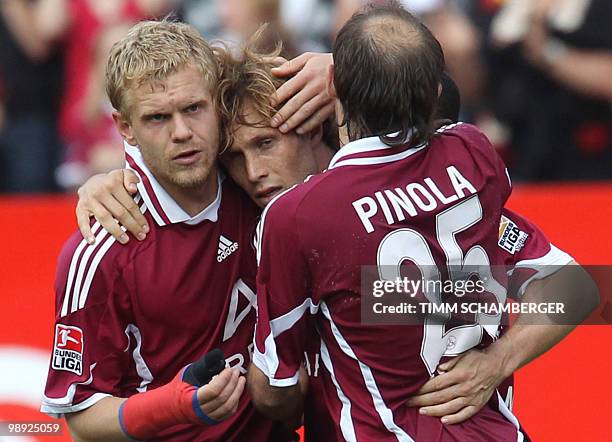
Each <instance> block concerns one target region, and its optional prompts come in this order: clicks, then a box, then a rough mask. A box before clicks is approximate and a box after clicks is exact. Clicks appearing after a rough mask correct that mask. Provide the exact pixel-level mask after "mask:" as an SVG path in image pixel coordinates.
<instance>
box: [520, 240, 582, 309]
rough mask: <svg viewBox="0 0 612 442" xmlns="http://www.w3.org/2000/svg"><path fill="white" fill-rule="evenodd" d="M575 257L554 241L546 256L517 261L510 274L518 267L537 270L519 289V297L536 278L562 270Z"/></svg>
mask: <svg viewBox="0 0 612 442" xmlns="http://www.w3.org/2000/svg"><path fill="white" fill-rule="evenodd" d="M573 260H574V258H572V257H571V256H570V255H568V254H567V253H565V252H564V251H563V250H561V249H558V248H557V247H555V246H554V245H553V244H552V243H551V244H550V250H549V251H548V253H547V254H546V255H544V256H541V257H539V258H535V259H525V260H523V261H519V262H517V263H516V264H515V265H514V267H513V268H512V269H510V270H509V271H508V276H512V273H513V272H514V270H515V269H516V268H517V267H518V268H532V269H534V270H536V273H535V274H534V275H532V276H531V277H530V278H529V279H527V280H526V281H525V282H523V284H522V285H521V287H520V288H519V289H518V291H517V297H519V299H520V298H521V297H522V296H523V294H524V293H525V289H526V288H527V286H528V285H529V284H530V283H531V282H532V281H534V280H536V279H543V278H546V277H547V276H550V275H552V274H553V273H555V272H557V271H559V270H561V268H562V267H563V266H566V265H568V264H569V263H570V262H572V261H573Z"/></svg>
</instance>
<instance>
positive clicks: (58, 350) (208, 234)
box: [41, 148, 271, 441]
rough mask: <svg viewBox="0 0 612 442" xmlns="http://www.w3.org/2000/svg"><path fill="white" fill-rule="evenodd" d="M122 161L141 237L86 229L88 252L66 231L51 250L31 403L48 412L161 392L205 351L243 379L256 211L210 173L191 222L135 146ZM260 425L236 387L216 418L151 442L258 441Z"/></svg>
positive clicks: (251, 318)
mask: <svg viewBox="0 0 612 442" xmlns="http://www.w3.org/2000/svg"><path fill="white" fill-rule="evenodd" d="M128 163H129V164H130V165H131V167H132V168H133V169H134V170H136V171H137V172H138V174H139V175H140V177H141V183H140V184H139V195H140V197H141V198H142V200H143V201H142V210H144V211H145V216H146V217H147V220H148V222H149V225H150V226H151V232H150V233H149V235H148V237H147V239H146V240H145V241H142V242H139V241H135V240H132V241H130V242H129V243H128V244H127V245H125V246H122V245H121V244H118V243H116V241H115V240H114V239H113V238H112V237H111V236H110V235H109V234H108V233H107V232H106V231H105V230H104V229H101V228H100V226H99V224H98V223H96V224H95V225H94V227H93V229H94V233H95V234H96V243H95V245H91V246H90V245H87V244H86V242H85V241H84V240H82V239H81V236H80V235H79V234H78V233H75V234H74V235H73V236H72V237H71V238H70V239H69V241H68V242H67V244H66V245H65V247H64V249H63V250H62V252H61V255H60V258H59V265H58V269H57V279H56V287H55V288H56V294H57V299H56V321H55V342H54V346H53V355H52V359H51V363H50V368H49V374H48V379H47V385H46V389H45V396H44V399H43V405H42V408H41V410H42V411H43V412H46V413H49V414H51V415H55V416H61V415H64V414H66V413H71V412H76V411H80V410H83V409H86V408H87V407H90V406H92V405H93V404H95V403H96V402H97V401H99V400H100V399H102V398H104V397H106V396H117V397H129V396H131V395H133V394H136V393H138V392H143V391H146V390H150V389H154V388H156V387H159V386H161V385H164V384H166V383H168V382H169V381H170V380H171V379H172V378H173V377H174V376H175V375H176V373H177V372H178V371H179V370H180V369H181V368H182V367H184V366H185V365H186V364H188V363H190V362H193V361H195V360H197V359H199V358H200V357H201V356H203V355H204V354H205V353H207V352H208V351H210V350H212V349H213V348H220V349H221V350H222V351H223V353H224V355H225V357H226V362H227V365H228V366H231V367H238V368H239V369H240V371H241V372H242V373H245V372H246V368H247V366H248V364H249V361H250V353H251V352H252V338H253V328H254V323H255V305H256V304H255V303H256V297H255V292H254V290H253V288H254V283H255V272H256V265H255V257H254V255H255V252H254V249H253V247H252V245H251V244H252V243H251V240H252V233H253V229H254V227H255V223H256V220H257V217H258V215H259V210H258V209H257V208H256V207H255V205H254V204H253V203H252V202H251V201H250V200H249V199H248V197H247V196H246V195H245V194H244V193H243V192H242V191H241V190H240V189H239V188H238V187H237V186H236V185H235V184H234V183H233V182H232V181H230V180H224V179H223V178H222V177H221V176H219V178H218V184H219V187H218V193H217V196H216V199H215V201H214V202H212V203H211V204H210V205H209V206H208V207H207V208H206V209H204V210H203V211H202V212H201V213H199V214H198V215H196V216H194V217H191V216H189V215H188V214H187V213H185V212H184V211H183V210H182V209H181V208H180V207H179V206H178V205H177V204H176V202H175V201H173V200H172V199H171V198H170V196H169V195H168V194H167V193H166V192H165V191H164V189H163V188H162V187H161V186H160V185H159V184H158V183H157V181H156V180H155V178H154V177H153V175H152V174H151V173H150V171H148V170H147V169H146V168H145V166H144V164H143V162H142V159H141V157H140V155H139V152H138V151H137V150H136V149H134V148H131V149H130V148H128ZM270 429H271V423H270V421H268V420H266V419H264V418H263V417H262V416H261V415H260V414H258V413H257V412H256V411H255V410H254V408H253V407H252V405H251V403H250V400H249V397H248V394H247V393H246V392H245V393H244V394H243V396H242V398H241V400H240V404H239V408H238V411H237V412H236V414H235V415H233V416H232V417H230V418H229V419H227V420H226V421H223V422H221V423H219V424H218V425H215V426H206V425H201V426H200V425H192V424H190V425H179V426H175V427H172V428H170V429H168V430H167V431H165V432H164V433H163V434H160V435H159V439H165V440H189V441H193V440H200V441H204V440H206V441H209V440H258V441H261V440H267V439H268V435H269V433H270Z"/></svg>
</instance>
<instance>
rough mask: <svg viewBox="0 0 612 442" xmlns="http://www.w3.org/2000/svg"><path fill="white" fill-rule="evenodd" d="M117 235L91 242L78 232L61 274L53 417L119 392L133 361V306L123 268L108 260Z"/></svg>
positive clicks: (48, 391) (48, 400) (49, 397)
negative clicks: (129, 332) (130, 316)
mask: <svg viewBox="0 0 612 442" xmlns="http://www.w3.org/2000/svg"><path fill="white" fill-rule="evenodd" d="M113 243H114V239H112V238H110V237H109V238H106V241H102V240H100V238H98V241H96V244H94V245H87V244H86V243H85V241H84V240H80V235H79V236H78V237H76V235H75V236H73V237H72V238H71V239H70V240H69V242H68V243H67V244H66V246H65V247H64V249H63V250H62V252H61V254H60V257H59V262H58V267H57V273H56V282H55V292H56V313H55V323H54V339H53V348H52V354H51V360H50V363H49V371H48V375H47V383H46V386H45V393H44V396H43V400H42V406H41V411H42V412H43V413H47V414H49V415H50V416H53V417H62V416H63V415H64V414H66V413H72V412H76V411H81V410H84V409H86V408H88V407H90V406H92V405H94V404H95V403H96V402H98V401H99V400H101V399H103V398H104V397H107V396H115V395H118V393H119V389H120V381H121V378H122V373H125V372H126V370H127V363H128V361H129V353H128V349H129V347H130V345H129V339H128V337H127V335H126V332H125V330H126V324H127V322H128V321H127V314H126V312H127V311H128V309H129V306H128V297H127V296H126V293H127V290H126V288H125V286H124V284H123V283H122V281H121V277H120V275H121V269H120V268H119V266H117V265H116V263H114V262H113V261H111V260H110V259H109V258H108V249H109V248H110V247H111V246H112V244H113Z"/></svg>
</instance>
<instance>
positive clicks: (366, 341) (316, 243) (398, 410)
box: [253, 124, 521, 441]
mask: <svg viewBox="0 0 612 442" xmlns="http://www.w3.org/2000/svg"><path fill="white" fill-rule="evenodd" d="M509 194H510V180H509V178H508V175H507V171H506V170H505V167H504V165H503V163H502V161H501V160H500V159H499V157H498V156H497V154H496V153H495V151H494V150H493V148H492V147H491V145H490V144H489V142H488V140H486V138H485V137H484V135H482V134H481V133H480V131H478V129H476V128H475V127H473V126H470V125H465V124H458V125H453V126H448V127H445V128H443V129H441V130H440V131H438V133H437V134H436V136H434V137H433V138H432V140H431V141H430V142H429V143H428V144H427V145H424V146H418V147H409V146H402V147H393V148H391V147H387V146H385V145H384V144H382V143H381V142H380V140H379V139H378V138H376V137H374V138H366V139H362V140H358V141H356V142H353V143H350V144H349V145H347V146H345V147H344V148H342V149H341V150H340V152H339V153H338V154H337V155H336V156H335V157H334V159H333V160H332V162H331V164H330V168H329V170H327V171H326V172H324V173H322V174H320V175H317V176H314V177H311V178H310V179H309V180H307V181H306V182H305V183H304V184H302V185H299V186H297V187H295V188H294V189H292V190H290V191H288V192H286V193H284V194H283V195H281V196H279V197H278V198H277V199H276V200H275V201H273V202H272V203H271V204H270V205H269V206H268V208H267V209H266V210H265V211H264V214H263V216H262V221H261V223H260V226H259V228H258V238H259V241H258V242H259V245H258V259H259V266H260V267H259V271H258V281H257V293H258V306H259V307H258V309H259V310H258V323H257V328H256V336H255V342H256V348H255V353H254V359H253V360H254V363H255V364H256V365H257V366H258V367H259V368H260V369H261V370H262V371H263V372H264V373H266V375H267V376H268V378H269V381H270V384H271V385H275V386H280V387H282V386H288V385H294V384H295V383H296V382H297V373H298V368H299V366H300V364H301V363H302V360H303V356H304V349H305V348H306V346H307V342H308V340H309V337H310V336H311V334H312V332H313V330H314V329H318V332H319V334H320V336H321V339H320V341H321V342H320V347H321V360H322V362H323V365H324V366H325V368H326V370H325V371H324V372H323V375H322V378H321V381H322V383H323V389H322V390H323V393H324V402H325V405H326V407H327V410H328V412H329V414H330V415H331V416H333V419H334V420H335V421H336V422H337V428H336V432H337V437H338V438H343V439H346V440H355V439H364V440H373V439H375V438H376V439H380V440H406V441H409V440H414V439H416V440H428V441H429V440H432V441H435V440H475V441H478V440H483V441H484V440H495V441H500V440H513V441H514V440H517V438H520V437H521V436H520V430H519V426H518V422H517V421H516V419H514V417H513V416H512V415H511V414H510V415H509V416H507V415H506V414H505V413H502V412H500V411H498V410H495V409H493V408H492V407H485V408H483V409H482V410H481V411H480V412H479V413H478V414H477V415H476V416H474V417H473V418H472V419H470V420H468V421H467V422H465V423H463V424H459V425H453V426H448V427H445V426H443V425H442V424H441V423H440V421H439V419H437V418H431V417H426V416H420V415H419V414H418V411H417V410H416V409H414V408H409V407H407V406H406V405H405V401H406V399H407V398H408V397H410V396H411V395H413V394H414V393H415V392H416V391H417V390H418V389H419V388H420V387H421V386H422V385H423V384H424V383H425V382H426V381H427V380H428V379H429V378H430V377H431V376H433V375H435V371H436V367H437V365H438V363H439V361H440V359H441V358H443V357H448V356H453V355H457V354H460V353H462V352H464V351H466V350H468V349H470V348H473V347H475V346H477V345H481V344H482V343H483V342H485V341H488V342H490V341H491V340H493V339H496V338H497V337H498V336H499V324H495V323H492V322H491V321H489V322H488V323H487V324H483V323H481V322H480V321H479V320H478V318H476V320H475V321H474V322H473V323H471V324H462V325H461V326H457V327H453V326H452V325H451V324H449V323H440V322H439V321H438V319H439V318H433V319H436V320H430V319H431V318H428V317H426V318H425V324H424V325H421V326H414V325H395V326H386V325H363V323H362V321H361V290H362V287H361V283H362V280H361V277H362V272H361V270H362V266H375V268H377V269H378V271H379V273H380V275H379V276H380V279H381V280H393V279H394V278H397V277H399V276H400V269H401V268H402V266H403V265H404V264H406V263H411V264H412V265H413V266H416V267H418V269H419V270H420V271H421V272H422V273H423V274H424V275H423V276H424V277H427V278H428V279H430V280H436V279H446V280H448V279H454V277H455V274H454V272H457V271H458V270H457V269H459V270H461V269H462V268H464V267H467V266H479V268H480V269H481V270H480V271H481V272H485V273H483V274H481V275H480V276H481V277H483V280H486V281H487V282H486V291H487V293H489V294H490V295H492V296H494V297H495V298H497V300H498V301H499V302H502V303H503V302H505V300H506V296H507V290H506V287H507V286H508V275H507V274H506V271H505V270H504V268H503V267H502V265H503V264H505V263H506V262H507V257H506V256H505V255H504V253H508V252H507V251H504V250H503V249H502V247H500V245H499V242H500V233H499V232H500V219H502V218H501V216H502V208H503V206H504V204H505V202H506V200H507V198H508V196H509ZM487 269H488V270H487ZM487 271H488V273H486V272H487ZM500 319H501V318H498V320H500ZM489 320H490V318H489Z"/></svg>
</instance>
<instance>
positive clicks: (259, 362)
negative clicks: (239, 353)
mask: <svg viewBox="0 0 612 442" xmlns="http://www.w3.org/2000/svg"><path fill="white" fill-rule="evenodd" d="M307 310H309V311H310V314H311V315H314V314H316V313H317V312H318V311H319V306H318V305H317V304H314V303H313V302H312V299H310V298H306V299H305V300H304V302H302V304H300V305H298V306H297V307H295V308H294V309H293V310H291V311H290V312H288V313H285V314H284V315H282V316H279V317H278V318H276V319H273V320H271V321H270V334H269V335H268V336H266V340H265V341H264V353H261V352H260V351H259V350H258V349H257V345H255V349H254V352H253V363H255V365H256V366H257V367H258V368H259V369H260V370H261V371H263V372H264V374H265V375H266V376H267V377H268V379H269V382H270V385H273V386H276V387H287V386H291V385H295V384H296V383H297V381H298V374H299V370H298V371H297V372H296V374H295V375H294V376H292V377H291V378H287V379H274V376H276V371H277V370H278V366H279V360H278V355H277V353H276V342H275V341H274V338H276V337H277V336H278V335H280V334H281V333H283V332H284V331H286V330H289V329H290V328H291V327H293V326H294V325H295V324H296V323H297V322H298V321H299V320H300V319H301V318H302V316H304V313H305V312H306V311H307Z"/></svg>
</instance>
